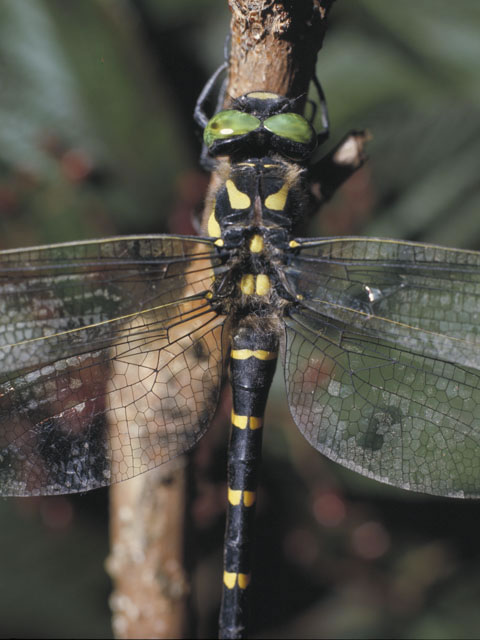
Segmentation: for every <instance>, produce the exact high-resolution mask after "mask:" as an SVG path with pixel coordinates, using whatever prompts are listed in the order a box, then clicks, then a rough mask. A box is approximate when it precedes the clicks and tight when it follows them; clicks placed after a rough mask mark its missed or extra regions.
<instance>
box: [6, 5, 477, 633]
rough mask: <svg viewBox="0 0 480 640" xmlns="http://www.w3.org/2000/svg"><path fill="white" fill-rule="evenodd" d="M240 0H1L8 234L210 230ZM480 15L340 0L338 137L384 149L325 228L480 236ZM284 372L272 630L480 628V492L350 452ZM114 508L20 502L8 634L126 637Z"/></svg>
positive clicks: (328, 74)
mask: <svg viewBox="0 0 480 640" xmlns="http://www.w3.org/2000/svg"><path fill="white" fill-rule="evenodd" d="M228 20H229V13H228V10H227V7H226V2H225V0H161V1H158V0H136V1H135V0H89V1H88V2H85V1H83V2H78V1H75V0H35V1H33V0H23V1H22V2H18V0H2V2H1V3H0V244H1V246H2V248H6V247H14V246H26V245H33V244H41V243H46V242H56V241H63V240H78V239H82V238H91V237H101V236H106V235H112V234H124V233H144V232H145V233H149V232H162V231H168V230H173V231H176V232H183V233H190V232H191V222H190V212H191V209H192V207H193V206H194V205H195V204H197V205H198V203H199V202H201V198H202V190H203V188H204V184H205V179H204V176H203V175H202V174H201V173H199V172H198V171H197V169H196V167H197V160H196V159H197V156H198V152H199V142H198V136H197V135H196V133H195V128H194V126H193V123H192V118H191V113H192V110H193V105H194V102H195V98H196V95H197V94H198V92H199V91H200V88H201V86H202V84H203V82H204V81H205V80H206V78H207V77H208V75H209V73H210V72H211V71H212V70H213V69H214V68H215V66H216V65H217V64H218V63H219V62H220V61H221V58H222V50H223V42H224V37H225V34H226V33H227V29H228ZM479 33H480V5H479V3H478V2H477V1H476V0H457V1H456V2H454V3H452V2H449V1H447V0H421V1H418V0H403V1H402V2H385V0H338V2H337V3H336V5H335V6H334V8H333V11H332V13H331V20H330V27H329V30H328V32H327V37H326V40H325V45H324V49H323V51H322V52H321V55H320V58H319V64H318V73H319V76H320V78H321V80H322V84H323V86H324V90H325V93H326V95H327V97H328V102H329V107H330V115H331V120H332V140H333V141H336V140H338V139H339V138H340V137H341V136H342V135H343V133H344V132H345V131H346V130H347V129H348V128H352V127H355V128H368V129H369V130H370V131H371V132H372V134H373V141H372V142H371V144H370V145H369V154H370V158H371V159H370V162H369V164H368V165H367V166H366V167H365V168H364V169H363V170H362V171H361V172H359V173H358V174H357V175H356V176H354V177H353V178H352V179H351V180H350V181H349V183H348V184H346V185H345V187H344V188H343V189H342V190H341V192H340V193H339V194H337V196H336V197H335V199H334V201H333V202H332V203H330V204H329V205H328V207H326V208H325V209H324V210H323V211H322V212H320V214H319V215H318V216H317V218H316V219H315V221H314V223H313V229H312V233H314V234H316V235H341V234H344V233H348V234H368V235H382V236H390V237H398V238H409V239H414V240H421V241H432V242H438V243H444V244H448V245H453V246H459V247H469V248H477V249H479V248H480V224H479V214H480V181H479V172H478V164H479V159H480V136H479V133H480V66H479V64H478V61H479V60H480V37H479ZM259 88H261V87H259ZM282 385H283V382H282V379H281V376H278V377H277V379H276V383H275V389H274V391H273V396H272V398H271V402H270V409H269V413H268V416H267V423H268V428H267V429H266V434H265V440H266V442H265V456H264V457H265V462H264V467H263V476H262V477H263V485H262V491H261V496H260V497H261V500H260V502H259V517H258V546H257V552H256V574H255V585H256V603H255V616H254V631H253V633H254V635H255V636H256V637H291V638H293V637H309V638H325V637H329V638H383V637H397V638H475V637H478V629H479V628H480V608H479V607H478V602H479V598H480V580H479V577H478V576H479V575H480V551H479V545H478V537H479V525H478V520H479V518H478V514H479V505H478V504H477V503H470V502H461V501H452V500H441V499H433V498H430V497H426V496H418V495H413V494H408V493H406V492H402V491H397V490H394V489H391V488H388V487H385V486H381V485H379V484H377V483H374V482H372V481H368V480H365V479H363V478H361V477H359V476H358V475H355V474H353V473H350V472H347V471H345V470H342V469H341V468H339V467H338V466H336V465H334V464H332V463H329V462H328V461H326V460H325V459H324V458H322V457H321V456H320V455H319V454H318V453H316V452H315V451H314V450H313V449H311V447H309V445H308V444H307V443H306V442H305V441H304V440H303V438H302V437H301V436H300V435H299V434H298V432H297V430H296V428H295V426H294V425H293V423H292V421H291V420H290V418H288V417H287V416H288V409H287V407H286V406H285V400H284V392H283V386H282ZM213 439H214V438H213ZM217 458H218V460H219V462H217V464H218V466H217V467H215V466H214V465H213V466H212V469H211V471H210V472H209V478H210V483H211V485H210V489H209V490H206V489H205V487H204V489H203V494H201V495H200V497H199V498H198V499H197V502H196V505H195V511H194V521H195V525H196V537H197V547H198V548H197V555H198V566H197V570H196V573H195V576H194V594H195V602H196V604H197V607H198V609H199V628H200V632H199V633H200V635H201V636H202V635H203V636H205V635H214V634H215V631H214V628H215V618H216V615H217V607H218V602H217V601H216V599H215V598H216V596H217V595H218V592H219V585H220V579H221V578H220V575H221V568H220V564H221V543H222V535H223V534H222V527H223V521H222V513H221V507H219V505H220V504H221V501H220V499H219V497H218V496H219V495H222V491H223V490H224V475H223V474H224V471H223V459H222V457H221V456H219V457H217ZM217 458H216V459H217ZM208 495H210V496H214V498H213V502H210V503H208V500H207V498H206V496H208ZM202 496H203V497H202ZM107 509H108V504H107V493H106V492H102V491H97V492H93V493H92V494H91V495H88V496H80V497H75V498H73V499H70V498H63V497H59V498H49V499H35V500H33V499H32V500H6V501H2V502H0V567H1V569H0V637H11V636H15V637H37V638H42V637H45V638H47V637H48V638H61V637H68V638H76V637H111V630H110V626H109V611H108V607H107V600H108V594H109V588H110V587H109V582H108V579H107V577H106V574H105V573H104V570H103V562H104V559H105V557H106V555H107V551H108V539H107V535H108V532H107V526H108V523H107Z"/></svg>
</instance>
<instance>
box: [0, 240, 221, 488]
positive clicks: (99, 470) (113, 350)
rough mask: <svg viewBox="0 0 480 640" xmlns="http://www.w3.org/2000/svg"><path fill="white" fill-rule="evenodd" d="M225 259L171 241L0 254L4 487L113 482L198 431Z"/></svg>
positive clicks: (204, 415)
mask: <svg viewBox="0 0 480 640" xmlns="http://www.w3.org/2000/svg"><path fill="white" fill-rule="evenodd" d="M216 260H217V258H216V257H215V250H214V248H213V246H212V245H211V244H210V243H208V241H202V240H199V239H195V240H193V239H188V238H182V239H180V238H173V237H168V236H166V237H161V236H156V237H148V238H147V237H144V238H135V239H132V238H130V239H116V240H112V241H104V242H98V243H74V244H71V245H59V246H52V247H45V248H40V249H33V250H30V251H25V252H21V251H19V252H3V253H0V283H1V286H2V287H3V291H4V293H5V297H4V298H3V302H2V305H4V306H2V309H1V313H2V323H1V324H2V328H3V333H2V337H3V343H0V363H1V366H2V368H1V373H0V425H1V427H0V492H1V494H2V495H37V494H55V493H68V492H77V491H86V490H89V489H93V488H96V487H99V486H104V485H106V484H110V483H112V482H117V481H119V480H123V479H126V478H129V477H131V476H133V475H136V474H138V473H141V472H143V471H146V470H148V469H150V468H153V467H155V466H157V465H158V464H161V463H162V462H165V461H166V460H169V459H171V458H173V457H174V456H176V455H178V454H180V453H182V452H183V451H186V450H187V449H189V448H190V447H191V446H192V445H193V444H194V443H195V442H196V441H197V440H198V438H199V437H200V436H201V435H202V434H203V432H204V431H205V429H206V427H207V426H208V423H209V420H210V419H211V416H212V414H213V412H214V411H215V408H216V404H217V400H218V395H219V391H220V385H221V379H222V371H223V356H222V327H223V322H224V318H223V317H221V316H218V314H217V313H216V312H215V311H213V310H212V308H211V306H210V303H209V301H208V299H207V297H206V296H205V293H206V292H207V291H208V289H209V287H210V286H211V284H212V278H213V276H214V275H215V273H216V271H217V269H219V268H220V266H219V265H218V264H216ZM12 338H13V340H12Z"/></svg>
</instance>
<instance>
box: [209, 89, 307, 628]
mask: <svg viewBox="0 0 480 640" xmlns="http://www.w3.org/2000/svg"><path fill="white" fill-rule="evenodd" d="M237 106H238V108H241V109H242V111H232V110H230V111H226V112H220V113H219V114H217V115H216V116H214V117H213V118H212V120H211V121H210V122H209V124H208V125H207V127H206V129H205V132H206V134H205V140H206V142H207V143H210V146H211V148H213V151H212V153H213V155H216V154H217V153H222V154H224V153H226V152H228V153H229V154H230V157H229V158H228V159H227V158H223V159H222V160H221V161H219V163H218V166H217V180H216V181H215V182H214V187H213V188H212V190H211V192H210V193H209V195H208V198H207V202H206V208H205V227H206V231H207V233H208V235H209V236H210V237H212V238H214V239H215V244H216V246H217V248H218V251H219V253H220V255H222V254H223V255H225V256H228V257H227V259H226V267H227V268H226V270H225V271H224V272H223V273H222V275H220V276H218V277H217V278H216V280H215V282H214V285H213V297H212V300H213V301H214V302H213V304H214V305H215V306H216V309H217V310H218V311H219V312H220V313H221V314H224V315H226V316H228V317H229V318H230V322H231V350H230V362H229V369H230V382H231V386H232V402H233V409H232V420H231V435H230V444H229V452H228V515H227V525H226V532H225V547H224V580H223V597H222V606H221V612H220V625H219V632H220V638H243V637H245V634H246V626H247V619H248V592H249V587H250V579H251V566H250V557H251V553H252V550H251V547H252V539H253V521H254V513H255V503H256V491H257V482H258V473H259V466H260V459H261V445H262V432H263V417H264V411H265V406H266V402H267V396H268V392H269V389H270V385H271V382H272V378H273V374H274V371H275V366H276V363H277V356H278V349H279V342H280V338H281V335H282V331H281V324H280V321H281V318H282V316H283V314H284V312H285V306H286V305H292V304H295V299H294V297H292V295H291V294H289V292H288V289H287V288H286V287H285V284H284V283H283V282H282V275H281V272H282V269H281V265H282V263H283V261H284V259H285V252H287V251H288V250H289V242H290V236H291V233H292V229H293V228H294V227H295V225H296V224H297V223H298V221H299V220H300V219H301V218H302V216H304V215H305V212H306V210H307V208H308V204H309V201H308V196H307V195H306V194H308V190H307V188H306V184H305V169H304V167H303V165H302V163H301V162H300V158H302V159H305V158H306V157H308V155H309V154H310V153H311V152H312V150H313V149H314V147H315V145H316V138H315V135H314V132H313V130H312V129H311V127H310V125H309V124H308V123H307V121H306V120H304V119H303V118H301V116H298V115H297V114H294V113H290V114H289V115H290V117H291V118H292V122H293V125H294V127H298V124H299V123H300V126H301V129H302V131H301V136H300V137H302V136H303V138H302V139H301V140H298V141H295V140H289V139H286V138H283V139H282V138H280V137H279V136H278V135H276V134H275V131H269V130H267V129H266V127H267V126H268V127H270V128H271V129H273V130H275V129H276V128H277V126H283V120H282V118H283V117H284V116H282V115H280V116H279V115H278V112H279V111H280V113H281V112H282V109H283V110H285V109H286V108H288V107H291V106H292V103H291V102H290V101H289V100H287V99H286V98H281V97H280V96H276V95H274V94H270V93H264V92H255V93H253V94H248V95H247V96H242V97H241V98H239V100H238V101H237ZM251 114H254V115H251ZM237 118H238V121H237ZM287 119H288V116H287ZM217 121H218V122H219V123H220V124H219V125H218V126H215V125H216V123H217ZM245 121H246V123H245ZM232 122H233V125H232ZM236 124H237V125H238V126H239V127H240V134H239V135H238V136H233V137H232V136H231V135H230V134H229V133H228V132H229V131H230V130H231V127H232V126H233V127H235V125H236ZM249 127H251V130H250V129H249ZM222 132H223V134H224V135H223V136H222ZM285 145H287V148H286V149H285V148H283V147H284V146H285ZM278 151H283V152H284V154H283V155H282V154H281V153H278ZM252 152H253V153H255V152H257V153H258V154H260V153H261V152H262V155H252ZM269 152H270V153H271V155H267V153H269ZM286 152H288V153H290V154H293V155H295V157H296V161H293V160H292V159H290V158H287V157H286V155H285V153H286Z"/></svg>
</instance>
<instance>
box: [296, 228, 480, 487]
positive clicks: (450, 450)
mask: <svg viewBox="0 0 480 640" xmlns="http://www.w3.org/2000/svg"><path fill="white" fill-rule="evenodd" d="M479 266H480V255H479V254H477V253H475V252H468V251H455V250H450V249H443V248H440V247H432V246H427V245H420V244H414V243H402V242H399V243H395V242H390V241H383V240H370V239H366V240H365V239H345V240H328V241H318V242H311V243H305V244H304V245H302V246H301V248H300V249H299V251H298V255H296V256H294V257H293V258H292V259H291V262H290V264H289V265H287V267H286V269H285V273H286V277H287V283H288V286H289V287H290V288H291V290H292V291H293V293H294V294H295V295H296V296H300V298H299V303H298V306H297V308H296V310H293V311H291V312H290V313H287V316H286V318H285V322H286V345H285V376H286V384H287V394H288V401H289V405H290V409H291V411H292V415H293V417H294V420H295V422H296V423H297V425H298V427H299V428H300V430H301V431H302V433H303V434H304V435H305V437H306V438H307V439H308V441H309V442H310V443H311V444H312V445H313V446H314V447H315V448H316V449H318V450H319V451H321V452H322V453H324V454H325V455H327V456H328V457H330V458H331V459H333V460H336V461H337V462H339V463H341V464H343V465H344V466H346V467H348V468H351V469H354V470H356V471H358V472H360V473H362V474H364V475H366V476H369V477H372V478H375V479H377V480H380V481H383V482H386V483H389V484H392V485H395V486H398V487H402V488H405V489H412V490H416V491H422V492H427V493H432V494H439V495H446V496H457V497H467V496H468V497H471V496H475V497H478V496H480V377H479V371H478V370H479V369H480V351H479V333H478V332H479V329H478V319H479V314H480V297H479V294H480V270H479Z"/></svg>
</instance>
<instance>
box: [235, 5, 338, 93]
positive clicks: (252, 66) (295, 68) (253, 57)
mask: <svg viewBox="0 0 480 640" xmlns="http://www.w3.org/2000/svg"><path fill="white" fill-rule="evenodd" d="M333 2H334V0H229V6H230V9H231V12H232V21H231V53H230V68H229V83H228V87H227V96H228V97H230V98H236V97H238V96H240V95H242V94H244V93H248V92H249V91H255V90H263V91H272V92H274V93H278V94H280V95H284V96H287V97H290V98H292V97H295V98H296V97H298V96H301V95H304V94H306V93H307V90H308V86H309V84H310V81H311V79H312V77H313V74H314V69H315V62H316V59H317V53H318V51H319V50H320V48H321V47H322V43H323V38H324V35H325V30H326V24H327V15H328V12H329V10H330V8H331V6H332V4H333Z"/></svg>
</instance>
